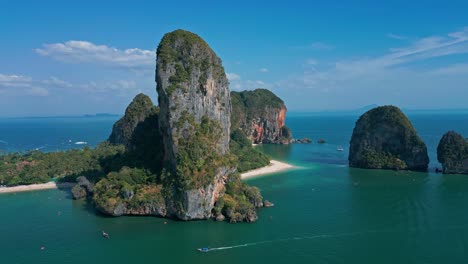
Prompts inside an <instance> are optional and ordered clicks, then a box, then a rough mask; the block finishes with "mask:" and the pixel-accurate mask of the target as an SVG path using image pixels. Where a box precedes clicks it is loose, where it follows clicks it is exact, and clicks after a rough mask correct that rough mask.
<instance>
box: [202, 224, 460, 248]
mask: <svg viewBox="0 0 468 264" xmlns="http://www.w3.org/2000/svg"><path fill="white" fill-rule="evenodd" d="M467 227H468V225H461V226H447V227H443V228H436V229H434V231H447V230H450V229H466V228H467ZM408 231H411V229H409V230H408V229H405V230H403V229H380V230H368V231H361V232H350V233H339V234H322V235H312V236H296V237H290V238H280V239H274V240H265V241H260V242H255V243H245V244H239V245H232V246H224V247H215V248H209V249H208V250H207V251H219V250H228V249H234V248H242V247H250V246H257V245H261V244H269V243H281V242H288V241H297V240H311V239H326V238H340V237H352V236H360V235H368V234H383V233H396V232H403V233H407V232H408Z"/></svg>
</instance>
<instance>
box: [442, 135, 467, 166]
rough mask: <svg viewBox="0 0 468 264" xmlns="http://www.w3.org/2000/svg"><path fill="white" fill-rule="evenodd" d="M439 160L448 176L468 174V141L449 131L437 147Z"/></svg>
mask: <svg viewBox="0 0 468 264" xmlns="http://www.w3.org/2000/svg"><path fill="white" fill-rule="evenodd" d="M437 159H438V160H439V162H440V163H441V164H442V170H443V172H444V173H447V174H468V140H467V139H465V138H464V137H463V136H462V135H460V134H458V133H456V132H455V131H449V132H447V133H445V134H444V136H443V137H442V138H441V139H440V142H439V145H438V146H437Z"/></svg>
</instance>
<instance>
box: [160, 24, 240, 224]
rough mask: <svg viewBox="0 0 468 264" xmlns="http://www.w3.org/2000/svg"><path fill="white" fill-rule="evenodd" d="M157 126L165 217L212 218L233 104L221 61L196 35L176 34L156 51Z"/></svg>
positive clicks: (224, 171)
mask: <svg viewBox="0 0 468 264" xmlns="http://www.w3.org/2000/svg"><path fill="white" fill-rule="evenodd" d="M156 82H157V91H158V94H159V107H160V115H159V124H160V128H161V133H162V137H163V143H164V156H165V157H164V160H165V164H166V170H167V171H166V175H163V184H164V188H165V190H166V193H167V195H166V196H167V197H166V200H167V211H168V215H173V216H175V217H178V218H180V219H183V220H190V219H205V218H209V217H210V216H211V210H212V209H213V206H214V203H215V202H216V200H217V199H218V197H219V196H220V195H222V193H223V191H224V184H225V181H226V179H227V177H228V175H229V174H230V173H232V172H233V171H235V168H234V169H233V168H232V167H231V165H230V157H229V134H230V126H231V120H230V116H231V103H230V93H229V82H228V80H227V78H226V74H225V73H224V68H223V66H222V64H221V60H220V59H219V58H218V57H217V56H216V54H215V53H214V52H213V50H211V48H210V47H209V46H208V44H207V43H206V42H205V41H204V40H203V39H201V38H200V37H199V36H197V35H195V34H193V33H190V32H187V31H183V30H177V31H174V32H171V33H168V34H166V35H165V36H164V37H163V39H162V40H161V43H160V44H159V46H158V49H157V64H156Z"/></svg>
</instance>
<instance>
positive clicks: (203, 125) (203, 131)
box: [165, 111, 235, 190]
mask: <svg viewBox="0 0 468 264" xmlns="http://www.w3.org/2000/svg"><path fill="white" fill-rule="evenodd" d="M175 127H176V128H177V129H178V130H180V131H183V133H182V134H183V135H184V136H183V137H180V138H178V141H177V142H176V145H177V153H176V157H175V158H176V167H175V168H172V169H170V172H171V173H170V174H171V175H169V176H167V177H165V180H166V181H165V185H166V186H175V187H177V188H180V189H182V190H190V189H196V188H200V187H204V186H206V185H208V184H210V183H212V181H213V178H214V176H215V175H216V170H217V168H220V167H224V166H233V165H234V162H235V158H234V157H233V156H232V155H229V154H225V155H223V154H222V153H219V151H218V150H217V144H218V142H219V140H220V138H221V135H222V133H223V131H222V129H221V126H220V125H219V123H218V122H216V121H214V120H211V119H209V118H208V117H206V116H204V117H203V118H202V120H201V122H200V123H197V122H195V118H194V117H193V116H192V115H190V114H189V113H188V112H187V111H184V112H182V114H181V116H180V118H179V120H178V122H177V123H176V124H175Z"/></svg>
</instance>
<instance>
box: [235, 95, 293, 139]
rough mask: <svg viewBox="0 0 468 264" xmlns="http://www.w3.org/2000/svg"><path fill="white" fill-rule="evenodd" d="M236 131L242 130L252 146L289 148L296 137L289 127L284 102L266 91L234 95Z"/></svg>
mask: <svg viewBox="0 0 468 264" xmlns="http://www.w3.org/2000/svg"><path fill="white" fill-rule="evenodd" d="M231 99H232V116H231V120H232V129H233V130H234V129H236V128H240V129H242V131H244V133H245V134H246V135H247V137H248V138H249V139H250V140H251V142H252V143H255V144H261V143H270V144H288V143H290V142H291V139H292V134H291V131H290V130H289V128H288V127H287V126H285V120H286V111H287V109H286V106H285V105H284V102H283V100H281V99H280V98H279V97H277V96H276V95H275V94H274V93H272V92H271V91H269V90H266V89H257V90H254V91H243V92H231Z"/></svg>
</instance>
